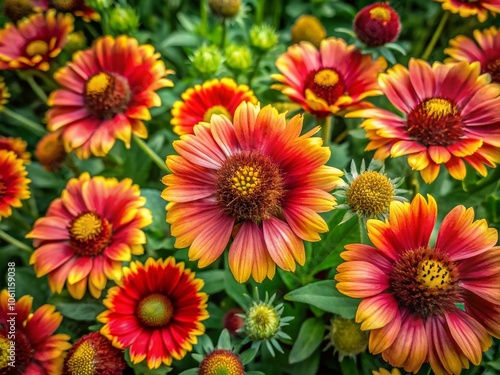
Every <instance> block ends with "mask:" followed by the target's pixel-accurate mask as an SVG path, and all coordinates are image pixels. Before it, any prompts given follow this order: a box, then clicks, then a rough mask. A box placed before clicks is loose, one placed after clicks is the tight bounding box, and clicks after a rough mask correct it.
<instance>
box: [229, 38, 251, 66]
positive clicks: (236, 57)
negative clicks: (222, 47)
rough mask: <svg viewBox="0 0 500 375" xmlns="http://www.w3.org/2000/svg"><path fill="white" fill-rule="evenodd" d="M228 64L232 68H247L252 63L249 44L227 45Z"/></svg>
mask: <svg viewBox="0 0 500 375" xmlns="http://www.w3.org/2000/svg"><path fill="white" fill-rule="evenodd" d="M225 52H226V64H227V66H229V67H230V68H232V69H236V70H246V69H248V68H249V67H250V65H252V54H251V52H250V50H249V49H248V47H247V46H237V45H234V44H233V45H230V46H227V47H226V51H225Z"/></svg>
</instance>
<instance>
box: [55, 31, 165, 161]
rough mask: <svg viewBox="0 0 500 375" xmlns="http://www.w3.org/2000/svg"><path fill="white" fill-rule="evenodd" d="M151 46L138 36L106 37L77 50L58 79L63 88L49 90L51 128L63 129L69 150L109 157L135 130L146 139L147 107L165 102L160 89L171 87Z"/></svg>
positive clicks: (126, 142)
mask: <svg viewBox="0 0 500 375" xmlns="http://www.w3.org/2000/svg"><path fill="white" fill-rule="evenodd" d="M159 58H160V55H159V54H158V53H154V49H153V46H151V45H139V44H138V41H137V40H136V39H134V38H130V37H127V36H119V37H117V38H116V39H114V38H113V37H111V36H105V37H101V38H99V39H97V40H96V41H95V42H94V44H93V45H92V47H91V48H89V49H87V50H85V51H78V52H76V53H75V54H74V55H73V60H72V62H69V63H68V64H67V65H66V66H65V67H63V68H61V69H59V70H58V71H57V72H56V73H55V75H54V78H55V79H56V81H57V82H59V84H60V85H61V86H63V88H62V89H59V90H56V91H54V92H52V93H51V95H50V97H49V100H48V104H49V106H51V107H53V108H52V109H51V110H49V111H48V112H47V119H48V125H47V126H48V129H49V130H51V131H55V130H58V129H61V137H62V140H63V143H64V146H65V148H66V151H67V152H70V151H74V152H75V154H76V155H77V156H78V157H79V158H82V159H86V158H88V157H90V155H91V154H93V155H95V156H106V155H107V154H108V152H109V150H110V149H111V148H112V147H113V145H114V144H115V140H116V139H117V138H118V139H121V140H122V141H123V142H125V145H126V146H127V147H130V139H131V136H132V134H135V135H137V136H138V137H141V138H145V137H147V135H148V131H147V129H146V127H145V126H144V122H143V121H144V120H150V119H151V114H150V113H149V108H151V107H157V106H159V105H161V99H160V97H159V96H158V94H156V92H155V91H156V90H158V89H160V88H162V87H169V86H172V85H173V83H172V81H170V80H168V79H166V78H164V77H165V76H166V75H167V74H170V73H173V72H172V71H171V70H166V69H165V64H164V63H163V62H162V61H161V60H159Z"/></svg>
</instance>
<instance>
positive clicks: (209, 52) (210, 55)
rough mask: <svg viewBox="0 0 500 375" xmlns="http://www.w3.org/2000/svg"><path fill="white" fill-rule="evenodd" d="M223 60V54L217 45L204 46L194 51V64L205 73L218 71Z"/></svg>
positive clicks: (199, 70) (209, 73)
mask: <svg viewBox="0 0 500 375" xmlns="http://www.w3.org/2000/svg"><path fill="white" fill-rule="evenodd" d="M221 62H222V54H221V53H220V51H219V49H218V48H217V46H215V45H211V46H202V47H200V48H198V49H197V50H196V51H194V54H193V66H194V68H195V69H196V70H197V71H198V72H200V73H202V74H205V75H211V74H215V73H217V71H218V70H219V67H220V64H221Z"/></svg>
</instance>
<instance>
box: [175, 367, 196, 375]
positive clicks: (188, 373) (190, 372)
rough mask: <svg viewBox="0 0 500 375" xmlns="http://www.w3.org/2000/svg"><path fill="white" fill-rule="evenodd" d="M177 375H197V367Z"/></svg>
mask: <svg viewBox="0 0 500 375" xmlns="http://www.w3.org/2000/svg"><path fill="white" fill-rule="evenodd" d="M179 375H198V367H195V368H190V369H189V370H185V371H182V372H181V373H180V374H179Z"/></svg>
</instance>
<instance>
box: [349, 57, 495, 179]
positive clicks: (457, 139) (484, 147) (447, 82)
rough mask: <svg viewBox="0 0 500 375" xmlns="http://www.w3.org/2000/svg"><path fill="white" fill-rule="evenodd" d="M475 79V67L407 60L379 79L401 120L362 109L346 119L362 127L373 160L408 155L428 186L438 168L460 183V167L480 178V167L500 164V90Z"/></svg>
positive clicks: (477, 72)
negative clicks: (358, 119)
mask: <svg viewBox="0 0 500 375" xmlns="http://www.w3.org/2000/svg"><path fill="white" fill-rule="evenodd" d="M490 79H491V78H490V76H489V75H488V74H483V75H480V66H479V63H478V62H475V63H472V64H469V63H467V62H459V63H456V64H441V63H434V64H433V65H432V67H431V66H430V65H429V64H428V63H427V62H426V61H423V60H418V59H411V60H410V64H409V69H406V68H405V67H403V66H401V65H399V64H397V65H395V66H393V67H392V68H391V69H389V70H388V71H387V73H384V74H381V75H380V77H379V81H380V86H381V87H382V90H383V91H384V93H385V95H386V96H387V98H388V99H389V100H390V101H391V103H392V104H393V105H394V106H395V107H396V108H397V109H398V110H399V111H400V112H402V113H403V114H404V115H405V117H400V116H399V115H397V114H394V113H392V112H389V111H387V110H384V109H378V108H377V109H363V110H359V111H355V112H352V113H349V114H348V115H347V116H346V117H363V118H367V120H365V121H364V122H363V123H362V124H361V127H363V128H364V129H365V131H366V135H367V137H368V138H369V139H370V142H369V143H368V146H367V147H366V150H376V152H375V155H374V158H375V159H377V160H384V159H386V158H387V157H389V156H391V157H399V156H402V155H408V164H409V165H410V167H411V168H412V169H414V170H417V171H420V175H421V176H422V178H423V180H424V181H425V182H427V183H431V182H432V181H434V180H435V179H436V177H437V176H438V174H439V169H440V166H441V164H444V165H445V167H446V168H447V170H448V171H449V173H450V175H451V176H452V177H453V178H455V179H458V180H463V179H464V178H465V174H466V167H465V162H467V163H468V164H470V165H471V166H472V167H473V168H474V169H475V170H476V171H477V172H478V173H480V174H481V175H483V176H486V174H487V169H486V165H488V166H490V167H493V168H494V167H495V166H496V163H499V162H500V153H499V149H498V148H499V147H500V111H499V110H498V108H499V107H500V96H499V94H500V86H499V85H495V84H490V83H489V82H490Z"/></svg>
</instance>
